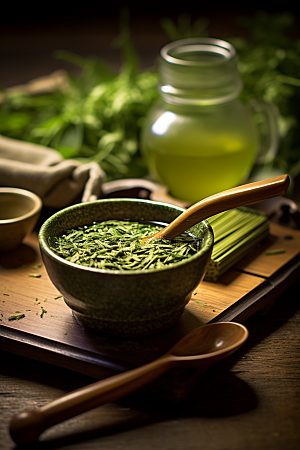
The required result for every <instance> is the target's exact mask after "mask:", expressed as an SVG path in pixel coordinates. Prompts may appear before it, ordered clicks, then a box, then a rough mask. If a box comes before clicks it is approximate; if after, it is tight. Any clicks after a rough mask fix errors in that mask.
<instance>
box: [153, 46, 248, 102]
mask: <svg viewBox="0 0 300 450" xmlns="http://www.w3.org/2000/svg"><path fill="white" fill-rule="evenodd" d="M159 72H160V86H159V88H160V91H161V95H162V96H163V98H164V100H166V101H167V102H169V103H184V104H219V103H224V102H228V101H231V100H233V99H235V98H236V97H237V96H238V95H239V94H240V92H241V90H242V80H241V77H240V73H239V70H238V66H237V55H236V51H235V48H234V47H233V46H232V45H231V44H229V43H228V42H226V41H222V40H220V39H213V38H193V39H182V40H179V41H174V42H171V43H169V44H167V45H165V46H164V47H163V48H162V49H161V52H160V61H159Z"/></svg>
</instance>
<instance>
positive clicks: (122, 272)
mask: <svg viewBox="0 0 300 450" xmlns="http://www.w3.org/2000/svg"><path fill="white" fill-rule="evenodd" d="M115 201H121V202H123V201H127V202H128V201H129V202H132V203H148V204H155V205H161V206H167V207H169V208H172V209H175V210H178V211H179V212H184V211H185V209H184V208H181V207H180V206H177V205H172V204H170V203H164V202H158V201H156V200H148V199H135V198H109V199H98V200H95V201H92V202H85V203H77V204H74V205H71V206H68V207H66V208H63V209H62V210H60V211H58V212H56V213H54V214H53V215H52V216H50V217H49V218H48V219H47V220H46V221H45V222H44V223H43V224H42V226H41V228H40V231H39V235H38V238H39V244H40V248H41V250H42V251H44V252H45V253H46V254H47V255H48V256H49V257H50V258H52V259H55V260H56V261H58V262H59V263H61V264H63V265H66V266H70V267H73V268H75V269H77V270H85V271H88V272H95V273H102V274H106V275H123V276H124V275H128V276H133V275H138V274H143V275H147V274H151V273H159V272H165V271H169V270H174V269H175V268H176V267H179V266H183V265H186V264H191V263H192V262H193V261H194V260H196V259H198V258H199V257H200V256H201V255H204V254H205V253H207V252H208V251H210V249H211V250H212V248H213V243H214V234H213V230H212V227H211V226H210V224H209V222H208V221H206V220H203V221H202V222H203V223H204V224H205V227H206V229H207V230H208V231H209V233H210V235H211V245H208V244H206V245H205V246H204V247H202V248H201V249H200V250H199V251H198V252H197V253H195V254H194V255H192V256H191V257H190V258H188V259H185V260H184V261H180V262H178V263H173V264H170V265H168V266H164V267H162V268H159V269H146V270H145V269H142V270H108V269H97V268H96V267H88V266H82V265H80V264H76V263H72V262H70V261H67V260H66V259H64V258H62V257H61V256H59V255H57V254H56V253H55V252H54V251H53V250H51V248H50V247H49V245H48V242H47V240H46V238H45V236H44V233H45V229H46V228H47V226H48V225H49V223H50V222H51V220H53V219H55V218H56V217H60V216H62V215H63V214H64V212H67V211H70V210H71V209H80V208H81V207H83V205H88V204H98V203H100V202H101V203H104V202H105V203H109V202H115Z"/></svg>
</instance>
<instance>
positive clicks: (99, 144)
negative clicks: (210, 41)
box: [0, 11, 300, 185]
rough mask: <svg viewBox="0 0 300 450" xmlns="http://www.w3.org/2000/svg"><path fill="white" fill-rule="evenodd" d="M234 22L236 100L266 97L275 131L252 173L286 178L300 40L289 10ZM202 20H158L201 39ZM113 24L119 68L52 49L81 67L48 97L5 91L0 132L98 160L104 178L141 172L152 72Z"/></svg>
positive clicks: (299, 156) (298, 117) (293, 146)
mask: <svg viewBox="0 0 300 450" xmlns="http://www.w3.org/2000/svg"><path fill="white" fill-rule="evenodd" d="M122 21H123V22H122ZM238 24H239V26H240V27H242V28H243V29H244V30H245V33H243V36H233V37H229V38H227V40H228V41H229V42H231V43H232V44H233V45H234V47H235V48H236V50H237V53H238V56H239V68H240V72H241V75H242V79H243V83H244V89H243V93H242V96H241V98H242V100H244V101H245V102H246V101H247V102H248V101H249V100H251V99H262V100H265V101H267V102H272V103H273V104H274V105H275V106H276V108H277V110H278V114H279V124H280V133H281V142H280V146H279V150H278V153H277V155H276V157H275V158H274V159H272V160H271V161H269V162H268V163H267V164H265V165H263V166H262V165H259V164H257V165H256V166H255V167H254V169H253V173H252V176H253V177H257V178H259V177H268V176H273V175H276V174H277V173H288V174H289V175H290V177H291V179H292V182H293V181H294V179H295V178H296V177H298V176H299V174H300V133H299V122H300V77H299V75H300V57H299V56H300V54H299V52H300V39H299V36H297V35H296V34H295V32H294V31H295V30H294V28H295V25H296V23H295V18H294V17H293V15H292V14H290V13H288V12H287V13H285V14H269V13H266V12H264V11H259V12H257V13H256V14H255V15H254V16H253V17H242V18H238ZM209 25H210V24H209V21H208V20H207V19H206V18H204V17H203V18H202V17H201V18H199V19H197V20H196V21H195V22H192V21H191V19H190V17H189V16H188V15H181V16H179V17H178V22H177V23H175V22H174V21H172V20H171V19H169V18H163V19H162V20H161V26H162V28H163V30H164V32H165V34H166V35H167V36H168V39H169V40H170V41H171V40H176V39H180V38H185V37H203V36H208V35H209ZM120 29H121V31H120V35H119V36H118V38H117V39H116V40H115V42H114V44H115V47H117V48H118V49H119V50H120V51H121V54H122V66H121V68H120V70H119V71H118V72H116V71H114V70H113V69H112V68H111V67H110V66H109V65H108V64H106V63H105V62H104V61H101V60H99V59H97V58H83V57H81V56H78V55H74V54H71V53H69V52H63V51H61V52H57V53H56V55H55V56H56V57H57V58H63V59H65V60H68V61H69V62H71V63H72V64H74V65H75V66H77V67H80V69H81V72H80V75H78V76H75V75H73V74H72V73H68V80H69V89H67V90H58V91H56V92H53V93H51V94H42V95H35V96H30V95H24V94H23V95H21V94H15V95H6V92H5V91H4V92H3V94H4V100H3V101H2V103H1V105H0V134H3V135H6V136H10V137H13V138H16V139H22V140H26V141H31V142H36V143H39V144H42V145H46V146H49V147H52V148H55V149H57V150H58V151H60V152H61V154H62V155H63V156H64V157H65V158H76V159H79V160H80V161H89V160H94V161H97V162H98V163H99V164H100V165H101V167H102V168H103V169H104V171H105V172H106V174H107V178H108V180H111V179H117V178H125V177H143V176H145V175H146V174H147V167H146V165H145V163H144V161H143V159H142V156H141V153H140V149H139V139H140V131H141V127H142V124H143V119H144V117H145V116H146V114H147V112H148V110H149V108H150V107H151V105H152V104H153V102H154V100H155V99H156V98H157V97H158V92H157V89H156V85H157V81H158V74H157V73H156V71H155V70H144V71H141V70H140V68H139V58H138V56H137V54H136V52H135V49H134V47H133V45H132V43H131V40H130V30H129V26H128V18H127V19H126V18H125V19H124V18H121V26H120ZM298 31H299V30H298ZM246 36H247V37H246ZM214 37H216V36H214ZM292 185H293V184H292Z"/></svg>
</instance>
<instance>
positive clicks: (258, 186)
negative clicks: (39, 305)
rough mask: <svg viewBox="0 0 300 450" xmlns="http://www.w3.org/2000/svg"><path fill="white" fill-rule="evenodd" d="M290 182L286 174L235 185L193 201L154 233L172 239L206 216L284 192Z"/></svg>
mask: <svg viewBox="0 0 300 450" xmlns="http://www.w3.org/2000/svg"><path fill="white" fill-rule="evenodd" d="M289 184H290V180H289V177H288V175H281V176H278V177H274V178H268V179H267V180H262V181H255V182H254V183H249V184H244V185H242V186H237V187H235V188H233V189H228V190H227V191H223V192H220V193H218V194H215V195H212V196H210V197H207V198H205V199H204V200H201V201H200V202H198V203H195V204H194V205H193V206H191V207H190V208H188V209H187V210H186V211H185V212H184V213H182V214H180V216H178V217H177V219H175V220H173V222H171V223H170V224H169V225H168V226H166V227H165V228H164V229H163V230H162V231H160V232H159V233H157V235H155V238H156V237H164V238H166V239H173V238H174V237H176V236H178V235H179V234H181V233H183V232H184V231H186V230H188V229H189V228H191V227H192V226H193V225H196V224H197V223H199V222H201V221H202V220H204V219H207V218H208V217H211V216H213V215H215V214H218V213H220V212H223V211H227V210H229V209H232V208H237V207H239V206H244V205H249V204H251V203H256V202H259V201H262V200H267V199H269V198H273V197H277V196H278V195H283V194H285V193H286V191H287V189H288V187H289Z"/></svg>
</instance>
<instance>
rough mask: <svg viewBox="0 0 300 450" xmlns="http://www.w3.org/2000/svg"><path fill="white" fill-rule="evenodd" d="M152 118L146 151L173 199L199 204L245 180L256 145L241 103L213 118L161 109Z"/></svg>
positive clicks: (152, 169)
mask: <svg viewBox="0 0 300 450" xmlns="http://www.w3.org/2000/svg"><path fill="white" fill-rule="evenodd" d="M232 106H233V107H232ZM219 108H220V107H219ZM151 121H152V125H151V126H150V125H149V124H148V125H146V127H145V129H144V132H143V139H142V145H143V151H144V154H145V157H146V159H147V162H148V166H149V170H150V172H151V173H152V175H153V176H154V177H155V178H156V179H157V180H158V181H160V182H161V183H163V184H165V185H166V186H168V187H169V192H170V194H171V195H173V196H174V197H176V198H179V199H182V200H185V201H188V202H190V203H195V202H197V201H199V200H201V199H203V198H205V197H208V196H210V195H213V194H215V193H217V192H220V191H223V190H226V189H230V188H232V187H234V186H236V185H239V184H241V183H243V182H244V181H245V178H246V177H247V175H248V174H249V171H250V169H251V167H252V165H253V163H254V160H255V155H256V151H257V145H258V143H257V132H256V129H255V127H254V124H253V123H252V119H251V117H249V116H248V114H246V113H245V111H244V109H242V108H240V105H239V104H237V105H231V106H230V108H227V110H223V114H222V115H220V114H218V115H217V116H216V115H214V117H213V116H212V115H210V114H208V115H196V116H192V115H189V114H185V115H184V114H174V113H173V112H172V111H165V112H162V113H161V110H160V111H159V110H157V112H156V114H154V116H153V115H152V117H150V123H151Z"/></svg>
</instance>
